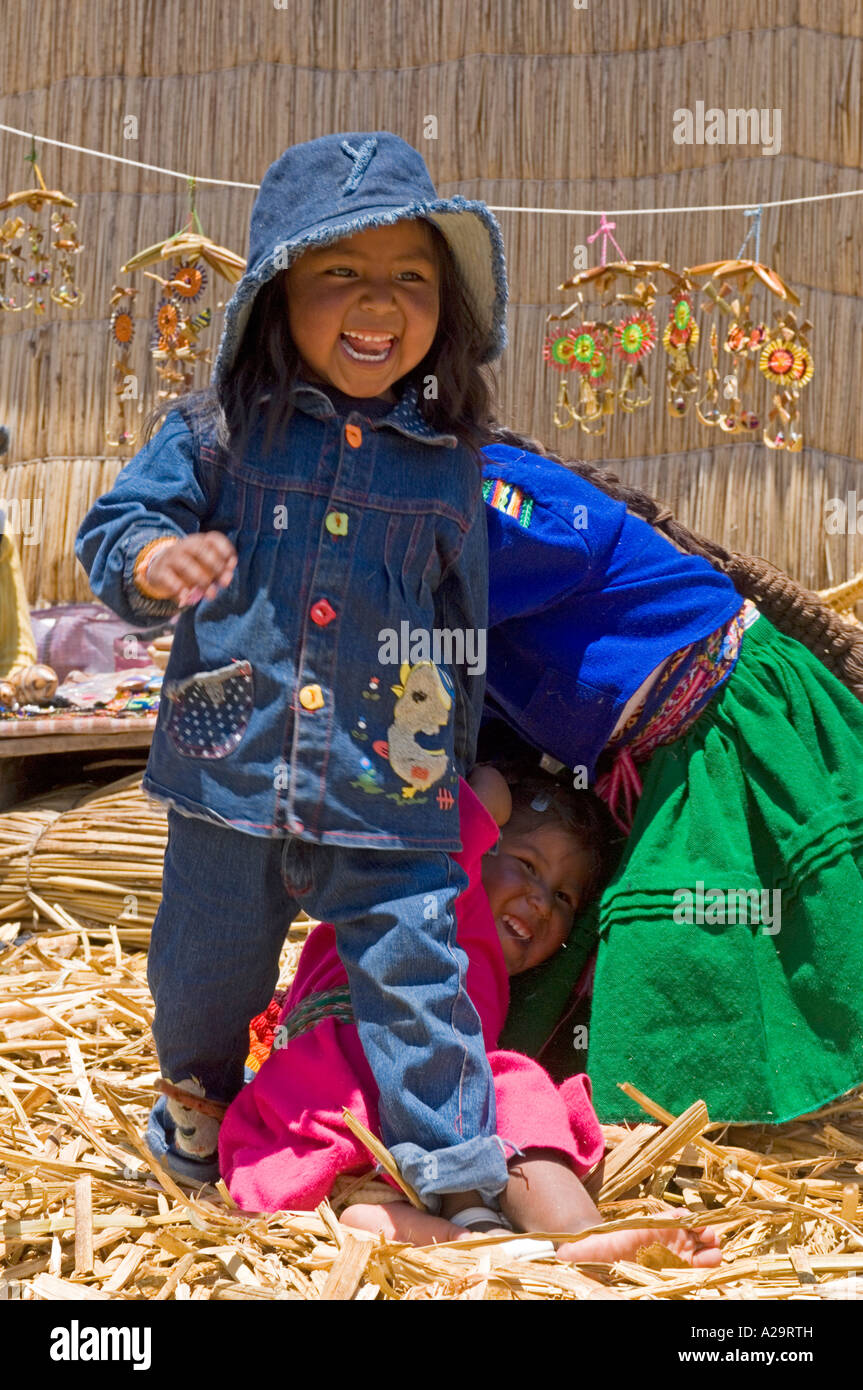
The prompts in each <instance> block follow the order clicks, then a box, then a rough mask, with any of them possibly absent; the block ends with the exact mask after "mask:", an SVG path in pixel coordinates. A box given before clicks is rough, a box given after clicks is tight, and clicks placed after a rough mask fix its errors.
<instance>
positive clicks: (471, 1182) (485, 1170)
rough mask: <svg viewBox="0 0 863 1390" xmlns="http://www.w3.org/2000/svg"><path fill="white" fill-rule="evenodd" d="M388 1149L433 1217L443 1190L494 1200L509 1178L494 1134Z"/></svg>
mask: <svg viewBox="0 0 863 1390" xmlns="http://www.w3.org/2000/svg"><path fill="white" fill-rule="evenodd" d="M390 1152H391V1154H392V1156H393V1158H394V1159H395V1161H396V1163H397V1164H398V1168H399V1172H400V1173H401V1175H402V1177H403V1178H404V1179H405V1181H406V1182H409V1183H410V1185H411V1187H413V1188H414V1189H415V1191H416V1193H417V1195H418V1196H419V1197H420V1199H421V1201H422V1202H423V1205H424V1206H425V1207H427V1208H428V1210H429V1211H430V1212H431V1213H432V1215H433V1216H436V1215H437V1213H438V1212H439V1211H440V1204H441V1203H440V1199H441V1196H442V1195H443V1194H444V1193H446V1192H473V1191H476V1192H478V1193H479V1195H480V1197H481V1198H482V1200H483V1201H484V1202H487V1203H492V1204H494V1205H497V1204H496V1202H495V1201H494V1199H495V1198H496V1197H497V1196H498V1194H499V1193H501V1192H502V1191H503V1189H504V1188H505V1187H506V1184H507V1182H508V1180H509V1170H508V1168H507V1166H506V1154H505V1152H504V1147H503V1141H502V1140H500V1139H499V1138H498V1137H497V1135H491V1136H490V1137H488V1138H479V1139H469V1140H467V1141H466V1142H465V1143H463V1144H454V1145H452V1146H451V1147H448V1148H445V1149H433V1150H428V1149H421V1148H419V1147H418V1146H417V1145H416V1144H394V1145H393V1146H392V1148H391V1149H390Z"/></svg>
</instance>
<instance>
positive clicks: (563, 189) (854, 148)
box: [0, 0, 863, 603]
mask: <svg viewBox="0 0 863 1390" xmlns="http://www.w3.org/2000/svg"><path fill="white" fill-rule="evenodd" d="M587 4H588V7H587V9H585V10H575V9H574V8H573V7H572V5H571V4H569V3H568V2H565V0H554V3H551V0H528V2H527V3H525V4H523V5H500V4H497V3H492V0H485V2H484V3H478V4H474V5H473V6H464V5H461V4H457V3H455V0H437V3H434V0H427V3H424V4H422V5H419V4H414V3H406V2H405V3H402V0H399V3H396V0H388V2H387V3H384V4H381V3H380V0H369V3H359V0H358V3H356V4H353V5H350V6H346V5H344V4H342V3H340V0H326V2H324V0H290V4H289V8H288V9H286V10H284V11H281V10H276V9H275V8H274V7H273V5H272V4H271V3H267V4H265V3H261V4H259V5H258V4H254V3H251V0H243V3H242V4H239V5H234V6H229V7H223V6H222V5H221V4H220V3H219V2H218V0H204V2H203V3H199V4H197V5H195V6H190V5H188V4H184V3H182V0H160V3H159V4H158V5H157V4H154V3H146V2H144V3H142V2H141V0H138V3H134V2H133V0H124V3H122V4H120V3H118V0H70V3H66V4H64V5H62V6H58V5H57V4H56V3H51V0H6V4H5V6H4V14H3V43H2V45H0V92H2V96H0V120H2V121H3V122H5V123H7V124H9V125H14V126H18V127H21V128H26V129H31V128H32V129H34V130H36V131H40V132H44V133H45V134H48V135H52V136H55V137H56V138H58V139H64V140H69V141H70V142H73V143H75V144H81V145H87V146H90V147H93V148H97V149H103V150H109V151H112V152H114V153H117V154H121V155H124V156H127V157H130V158H133V159H138V160H143V161H146V162H149V163H153V164H159V165H166V166H168V167H170V168H175V169H187V170H190V171H192V172H194V173H197V174H199V175H208V176H210V177H214V178H225V179H239V180H244V181H248V182H250V183H257V182H258V181H259V180H260V178H261V177H262V176H263V174H264V172H265V170H266V168H267V166H268V165H269V164H270V163H271V162H272V160H273V159H274V158H276V157H277V156H278V155H279V154H280V153H281V151H282V150H283V149H284V148H285V147H286V145H288V144H290V143H292V142H294V141H299V140H305V139H310V138H313V137H314V136H316V135H320V134H323V133H326V132H328V131H333V130H342V129H353V130H363V129H369V130H373V129H380V128H386V129H390V130H394V131H396V132H397V133H398V134H400V135H402V136H403V137H404V138H405V139H407V140H408V141H410V142H411V143H412V144H414V145H416V146H417V147H418V148H419V149H421V150H422V153H423V155H424V157H425V159H426V161H427V163H428V166H429V169H430V171H431V174H432V177H433V179H434V180H435V183H436V185H437V187H438V189H439V191H440V193H441V194H442V195H444V196H445V195H448V194H452V193H455V192H459V193H462V194H464V195H465V196H468V197H478V198H483V199H485V200H486V201H487V202H488V203H490V204H491V205H492V206H495V205H510V204H519V205H529V206H545V207H587V208H606V209H607V211H608V213H609V215H610V216H611V217H612V219H613V218H614V210H615V207H618V208H621V207H624V208H629V207H670V206H681V205H702V206H703V205H711V204H716V203H729V202H733V203H744V202H745V203H748V204H755V203H758V202H767V201H770V200H772V199H774V198H781V197H795V196H803V195H814V194H818V193H822V192H825V191H830V192H835V191H841V190H846V189H852V188H855V187H858V186H861V184H863V174H861V168H863V107H861V102H860V99H859V94H860V91H861V88H863V81H861V78H863V7H861V6H860V5H859V4H857V3H854V0H819V3H817V4H816V3H815V0H799V3H797V4H788V3H784V4H780V3H779V0H763V3H760V4H756V3H755V0H726V3H725V4H724V5H723V6H721V7H720V6H694V5H692V4H691V3H689V0H663V3H659V0H653V2H652V3H651V4H650V5H636V4H633V3H631V0H587ZM697 101H703V102H705V104H706V105H707V106H716V107H719V108H721V109H723V110H727V109H729V108H731V107H746V108H750V107H756V108H768V109H769V110H773V109H774V108H779V109H780V110H781V112H782V116H781V120H782V126H781V152H780V153H778V154H776V155H773V156H764V155H762V154H761V153H760V151H759V147H758V146H754V145H737V146H711V145H706V144H703V145H677V144H675V143H674V141H673V138H672V131H673V127H674V121H673V113H674V111H675V109H677V108H679V107H688V108H690V109H693V110H694V108H695V103H696V102H697ZM128 114H133V115H135V116H137V118H138V121H139V139H138V140H137V141H126V140H124V139H123V138H122V123H123V118H124V116H126V115H128ZM428 115H436V116H437V118H438V123H439V125H438V138H437V140H433V141H432V140H425V139H424V136H423V122H424V118H425V117H427V116H428ZM28 152H29V142H27V141H25V140H22V139H20V138H19V137H15V136H10V135H7V134H5V133H4V132H0V189H2V191H3V194H4V195H5V193H6V192H9V191H11V190H13V189H19V188H23V187H26V186H28V185H29V184H30V183H31V182H32V176H31V174H30V166H29V165H28V164H27V163H25V162H24V160H23V156H24V155H25V154H26V153H28ZM39 159H40V165H41V168H42V172H43V175H44V177H45V180H46V183H47V185H48V187H49V188H56V187H62V188H63V189H64V191H66V192H67V193H69V194H70V195H71V196H73V197H75V198H76V199H77V201H78V203H79V207H78V209H77V212H76V213H75V214H74V215H75V217H76V220H77V223H78V227H79V234H80V237H81V240H82V241H83V242H84V243H85V244H86V250H85V251H84V253H83V255H82V256H80V257H78V258H77V267H76V268H77V270H78V273H79V277H80V283H81V286H82V288H83V289H84V291H85V293H86V296H87V298H86V302H85V304H84V306H83V308H82V309H81V310H79V311H78V312H75V313H68V312H64V311H63V310H61V309H60V308H59V307H57V306H54V305H51V306H50V307H49V310H48V313H47V314H46V315H45V317H44V318H42V319H34V317H33V316H32V315H31V314H29V313H28V314H22V315H20V316H19V315H15V314H2V313H0V421H2V422H3V423H6V424H8V425H9V426H10V427H11V430H12V436H13V438H12V447H11V451H10V453H9V455H7V456H6V462H5V466H2V464H0V498H6V499H10V498H16V497H17V498H20V499H27V500H29V501H30V503H31V505H33V504H37V503H38V504H39V505H40V506H41V509H42V515H43V518H44V530H43V532H42V535H41V538H40V540H39V542H38V543H37V544H27V543H26V538H25V537H21V538H20V541H21V555H22V561H23V566H24V573H25V577H26V580H27V584H28V591H29V593H30V596H31V602H33V603H35V602H37V601H46V600H54V599H73V598H79V599H80V598H85V597H87V596H88V594H89V589H88V586H87V583H86V578H85V576H84V574H83V571H82V570H81V569H80V567H79V566H78V564H77V561H76V560H75V559H74V555H73V553H72V541H73V538H74V535H75V532H76V530H77V527H78V524H79V522H80V520H81V517H82V516H83V515H84V512H85V511H86V509H87V507H88V506H89V505H90V503H91V501H92V500H93V499H94V498H95V497H96V496H98V495H99V493H100V492H102V491H104V490H105V488H106V487H107V486H109V485H110V481H111V479H112V478H113V477H114V476H115V475H116V472H117V471H118V470H119V467H120V466H121V463H122V459H124V458H127V457H129V456H131V453H132V452H134V450H128V449H127V450H125V451H122V458H121V457H120V454H119V453H118V451H117V450H113V449H111V448H109V447H108V446H107V444H106V432H109V431H110V430H111V428H112V427H113V425H114V423H115V419H116V417H115V413H114V405H113V402H114V397H113V392H112V390H111V375H110V367H111V361H112V349H111V347H110V345H109V339H108V331H107V329H108V317H109V310H108V299H109V295H110V291H111V287H112V285H114V284H115V283H124V284H134V285H136V286H137V287H139V289H140V294H139V298H138V303H137V304H136V312H141V313H143V312H146V309H147V308H148V307H151V306H152V304H153V303H154V299H153V298H152V296H151V288H152V289H153V290H154V289H155V287H152V286H151V282H148V281H147V280H146V279H145V278H144V277H143V276H142V275H141V274H140V273H138V275H137V276H132V277H128V276H126V277H124V276H121V275H120V274H119V267H120V265H121V264H122V263H123V261H124V260H126V259H127V258H128V257H129V256H131V255H132V254H133V253H134V252H135V251H137V250H139V249H140V248H141V247H144V246H147V245H150V244H152V243H154V242H156V241H158V240H161V239H163V238H164V237H165V236H167V235H169V234H170V233H171V232H173V231H175V230H177V229H178V228H179V227H180V226H181V225H183V223H184V222H185V220H186V217H187V214H188V199H187V193H186V188H185V185H184V184H183V183H182V182H178V181H176V180H172V179H168V178H165V177H163V176H160V175H158V174H155V173H147V172H144V171H141V170H136V169H132V168H128V167H125V166H122V165H117V164H111V163H108V162H106V161H102V160H97V159H93V158H92V157H89V156H85V155H80V154H77V153H74V152H72V151H65V150H57V149H54V148H52V147H50V146H41V147H39ZM253 197H254V194H253V192H252V191H251V190H249V191H246V190H241V189H222V188H217V187H211V186H208V185H199V186H198V189H197V195H196V205H197V209H198V214H199V216H200V218H201V221H202V224H203V228H204V231H205V232H206V233H207V235H209V236H211V237H212V238H213V239H214V240H216V241H218V242H220V243H222V244H224V245H226V246H230V247H232V248H234V249H235V250H237V251H238V252H240V253H241V254H245V251H246V247H247V236H248V220H249V214H250V211H251V206H252V201H253ZM0 216H5V214H0ZM498 217H499V220H500V223H501V226H502V229H503V234H504V239H505V243H506V248H507V259H508V270H509V278H510V289H511V308H510V313H509V336H510V347H509V348H508V350H507V352H506V354H505V357H504V360H503V363H502V365H501V367H500V369H499V372H498V381H499V414H500V418H501V419H502V420H503V421H504V422H505V423H508V424H510V425H511V426H513V427H515V428H519V429H521V430H523V431H525V432H526V433H530V434H534V435H536V436H538V437H540V438H542V439H544V440H545V441H546V443H547V444H549V445H551V446H552V447H554V448H556V449H557V450H558V451H559V452H561V453H564V454H565V455H567V456H576V455H580V456H581V457H585V458H590V459H595V460H596V459H601V460H604V461H607V462H609V463H610V464H611V465H613V467H614V468H615V470H616V471H618V472H620V473H621V474H622V475H623V476H624V477H626V479H627V480H628V481H630V482H634V483H637V484H638V485H640V486H643V487H645V488H647V489H650V490H652V491H654V492H656V493H657V494H658V495H660V496H662V497H663V498H664V499H665V500H666V501H668V502H669V503H670V504H671V505H672V506H674V507H675V508H676V509H677V510H678V512H679V514H680V515H681V517H682V518H683V519H684V520H685V521H687V522H689V523H690V524H692V525H695V526H697V527H699V528H700V529H702V530H704V531H706V532H708V533H710V534H712V535H715V536H717V537H718V538H719V539H721V540H723V541H725V542H727V543H730V544H732V545H734V546H735V547H736V548H738V549H743V550H747V549H748V550H753V551H756V552H758V553H761V554H764V555H767V556H768V557H769V558H770V559H772V560H773V561H774V562H775V563H777V564H780V565H782V566H783V567H785V568H787V569H788V570H790V572H791V573H793V574H795V575H796V576H797V577H798V578H800V579H801V580H802V581H803V582H805V583H807V584H810V585H825V584H828V583H836V582H839V581H840V580H842V579H843V578H846V577H848V576H849V575H850V574H851V573H853V572H854V571H855V570H856V569H859V568H860V567H861V566H863V535H857V534H856V532H853V531H852V532H851V534H848V535H837V536H828V535H827V534H826V531H825V527H824V503H825V502H826V500H827V499H828V498H831V497H837V496H841V497H845V496H846V495H847V494H848V493H850V492H853V491H855V490H856V492H857V493H858V495H859V497H860V498H861V500H863V414H861V412H860V410H859V409H858V408H857V400H858V394H859V382H860V375H861V373H860V351H861V344H863V238H861V225H863V206H861V200H859V199H852V198H849V199H842V200H837V201H834V202H831V203H822V204H806V205H803V206H799V207H793V208H782V209H767V210H765V213H764V217H763V222H762V243H761V257H762V260H764V261H767V262H768V263H771V264H773V265H774V266H775V268H776V269H777V270H779V272H780V273H781V274H782V275H783V276H784V277H785V278H786V279H787V280H788V281H789V282H790V283H791V284H792V285H793V286H794V288H795V289H796V290H797V292H798V293H799V294H800V296H801V299H802V301H803V308H802V314H803V315H806V316H808V317H809V318H811V319H812V320H813V322H814V324H815V330H814V333H813V335H812V340H811V341H812V347H813V353H814V357H815V364H816V375H815V378H814V380H813V381H812V383H811V384H810V385H809V386H808V387H807V388H806V390H805V392H804V394H803V407H804V432H805V437H806V444H807V447H806V448H805V450H804V451H803V453H801V454H798V455H792V456H785V455H782V454H773V453H771V452H770V451H768V450H767V449H765V448H764V447H763V446H760V445H758V446H756V445H753V444H751V443H736V444H732V443H729V442H728V441H727V438H726V437H725V436H722V435H718V434H717V433H716V432H715V431H708V430H707V429H706V428H704V427H703V426H701V425H700V424H699V423H698V422H697V421H696V420H695V419H694V417H693V418H692V419H686V420H684V421H675V420H671V419H670V418H669V417H668V416H667V414H666V413H665V409H664V403H663V402H662V400H661V399H658V400H657V402H656V404H655V405H654V406H652V407H650V408H649V409H647V410H644V411H642V412H640V413H639V414H638V415H636V416H634V417H628V418H625V417H620V416H618V417H616V418H615V420H614V422H613V425H612V433H611V434H610V435H609V436H608V437H606V438H603V439H590V438H587V437H586V436H584V435H582V434H581V432H580V431H579V430H578V429H574V430H570V431H566V432H563V431H558V430H557V429H556V428H555V426H554V424H553V422H552V411H553V406H554V398H555V392H556V387H557V384H558V380H559V379H558V377H557V375H556V374H554V375H553V374H552V373H551V372H550V371H549V370H548V368H547V367H546V365H545V364H544V362H543V361H542V357H541V345H542V341H543V338H544V334H545V316H546V314H547V313H548V312H550V311H557V310H558V309H559V308H562V307H563V305H564V304H565V303H566V302H567V301H566V296H565V294H564V295H561V294H560V293H559V292H558V290H557V285H558V284H559V283H560V281H561V280H563V279H564V278H565V277H566V276H567V275H568V274H569V273H571V264H572V248H573V247H574V246H575V245H576V244H584V243H585V242H586V240H587V236H588V234H589V233H590V232H592V231H593V230H594V229H595V227H596V224H597V221H598V219H596V218H581V217H579V218H566V217H549V216H533V215H525V214H514V213H506V212H501V213H499V214H498ZM746 226H747V223H746V222H745V221H744V219H743V217H742V215H741V214H740V213H704V214H698V215H683V216H681V215H675V216H672V215H667V216H657V217H639V218H619V219H617V226H616V230H615V236H616V238H617V240H618V242H619V243H620V245H621V247H622V248H623V250H624V252H625V253H626V254H627V255H628V256H630V257H638V258H644V259H665V260H667V261H669V262H670V263H671V264H672V265H675V266H679V267H682V266H684V265H692V264H697V263H699V262H704V261H709V260H712V259H718V258H720V257H725V256H734V255H736V253H737V250H738V248H739V246H740V243H741V241H742V239H743V236H744V233H745V230H746ZM597 245H598V243H594V247H593V248H591V260H594V259H596V255H595V248H596V246H597ZM145 287H150V288H145ZM227 293H229V287H228V286H227V284H226V282H223V285H222V289H221V290H220V292H219V294H220V298H225V297H226V294H227ZM768 299H769V296H768V295H767V294H766V292H765V296H764V299H763V301H762V302H763V304H764V308H765V311H766V309H767V300H768ZM660 311H661V306H660ZM220 328H221V314H217V316H216V322H215V324H214V327H213V329H212V330H211V332H210V342H211V343H212V346H213V349H215V346H216V344H217V342H218V334H219V331H220ZM147 336H148V334H147V332H146V331H145V325H144V323H143V321H141V322H139V328H138V337H137V339H136V343H135V346H134V348H133V361H136V362H138V363H140V364H141V365H142V366H143V364H144V362H145V361H147V360H148V358H147V353H146V343H145V339H146V338H147ZM135 354H137V356H135ZM659 356H662V354H661V352H659V353H657V354H656V357H657V360H656V361H655V362H654V363H653V364H652V370H651V379H652V381H653V382H654V383H655V384H656V385H657V386H658V387H659V388H660V389H659V396H660V397H661V394H662V392H661V382H660V375H659V373H658V372H657V370H656V369H657V368H658V367H659V365H660V364H659V361H658V357H659ZM199 379H200V381H201V382H203V380H204V375H203V372H202V373H201V376H200V378H199ZM142 380H144V381H145V390H146V391H147V393H148V394H147V396H146V397H145V399H144V400H143V401H142V403H141V404H142V406H143V407H144V409H149V406H150V404H151V403H152V400H153V398H154V393H155V390H156V378H155V375H154V373H153V372H152V369H150V372H149V373H148V374H147V376H146V378H142ZM765 400H766V393H762V397H761V402H760V404H763V402H764V401H765Z"/></svg>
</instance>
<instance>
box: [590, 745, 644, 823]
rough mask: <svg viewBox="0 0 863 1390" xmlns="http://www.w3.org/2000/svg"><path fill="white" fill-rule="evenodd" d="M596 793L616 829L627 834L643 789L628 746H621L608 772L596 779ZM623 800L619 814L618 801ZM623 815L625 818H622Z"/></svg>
mask: <svg viewBox="0 0 863 1390" xmlns="http://www.w3.org/2000/svg"><path fill="white" fill-rule="evenodd" d="M595 790H596V794H597V796H601V797H602V799H603V801H604V802H605V804H606V806H607V807H608V809H609V811H610V812H611V817H612V820H613V821H614V823H615V825H616V826H617V828H618V830H622V831H623V833H624V835H628V834H629V833H630V831H631V830H632V822H633V820H634V819H635V802H637V800H638V798H639V797H640V796H641V793H642V791H643V790H644V788H643V786H642V782H641V778H640V777H639V775H638V773H637V772H636V770H635V763H634V761H633V757H632V754H631V753H630V751H629V749H628V748H621V750H620V752H619V753H618V754H617V756H616V757H615V759H614V763H613V764H612V767H611V771H610V772H604V773H603V774H602V776H601V777H598V778H597V780H596V788H595ZM621 797H622V798H623V801H624V807H623V814H619V810H620V808H619V806H618V802H619V801H620V799H621ZM624 817H625V818H624Z"/></svg>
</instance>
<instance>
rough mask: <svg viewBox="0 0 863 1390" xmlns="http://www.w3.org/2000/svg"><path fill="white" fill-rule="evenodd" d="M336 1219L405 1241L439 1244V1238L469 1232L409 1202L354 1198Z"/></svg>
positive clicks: (344, 1223) (347, 1224)
mask: <svg viewBox="0 0 863 1390" xmlns="http://www.w3.org/2000/svg"><path fill="white" fill-rule="evenodd" d="M339 1220H340V1221H341V1223H342V1225H343V1226H353V1227H354V1229H355V1230H359V1231H373V1232H374V1233H375V1234H376V1235H377V1234H378V1233H380V1234H381V1235H382V1236H383V1237H384V1239H385V1240H395V1241H405V1242H407V1243H408V1244H409V1245H439V1244H440V1243H441V1242H442V1241H449V1240H464V1239H465V1238H466V1237H468V1236H470V1234H471V1232H470V1231H465V1230H463V1228H462V1227H461V1226H454V1225H453V1223H452V1222H451V1221H446V1220H444V1218H443V1217H442V1216H432V1215H431V1214H430V1213H429V1212H427V1211H419V1210H418V1209H417V1208H416V1207H412V1206H411V1204H410V1202H381V1203H376V1202H356V1203H354V1205H353V1206H350V1207H345V1210H344V1211H343V1212H342V1214H341V1216H340V1217H339Z"/></svg>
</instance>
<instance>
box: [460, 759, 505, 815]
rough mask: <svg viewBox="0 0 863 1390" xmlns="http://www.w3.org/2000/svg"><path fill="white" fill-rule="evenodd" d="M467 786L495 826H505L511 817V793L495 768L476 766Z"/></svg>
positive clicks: (484, 765) (482, 765)
mask: <svg viewBox="0 0 863 1390" xmlns="http://www.w3.org/2000/svg"><path fill="white" fill-rule="evenodd" d="M467 784H468V786H469V787H470V789H471V791H472V792H474V793H475V794H476V795H477V796H478V797H479V799H480V801H481V802H482V804H483V806H484V807H485V809H486V810H487V811H488V812H490V814H491V815H492V817H493V818H494V820H495V821H496V822H497V824H498V825H501V826H502V825H506V823H507V821H508V820H509V818H510V816H511V815H512V793H511V792H510V789H509V787H508V786H507V784H506V780H505V778H504V777H503V775H502V774H501V773H500V772H498V770H497V768H496V767H488V766H487V765H486V764H481V765H478V766H477V767H475V768H474V770H473V772H472V773H471V774H470V776H469V777H468V779H467Z"/></svg>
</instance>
